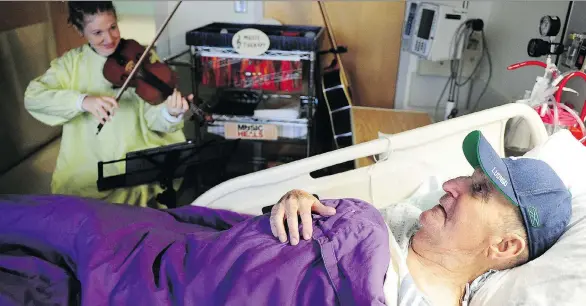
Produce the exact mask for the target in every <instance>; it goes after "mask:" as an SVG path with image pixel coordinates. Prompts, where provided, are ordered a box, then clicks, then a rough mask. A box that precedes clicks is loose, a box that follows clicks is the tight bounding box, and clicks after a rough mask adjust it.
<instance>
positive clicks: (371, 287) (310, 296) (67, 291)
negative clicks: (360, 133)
mask: <svg viewBox="0 0 586 306" xmlns="http://www.w3.org/2000/svg"><path fill="white" fill-rule="evenodd" d="M322 203H324V204H325V205H329V206H333V207H336V209H337V214H336V215H335V216H331V217H327V218H326V217H321V216H317V215H314V216H313V217H314V220H313V226H314V234H313V237H312V239H310V240H308V241H305V240H302V241H301V242H300V243H299V244H298V245H297V246H291V245H289V244H287V243H280V242H279V241H278V239H276V238H275V237H273V236H272V234H271V230H270V225H269V215H268V214H266V215H261V216H249V215H243V214H238V213H235V212H231V211H224V210H213V209H209V208H205V207H197V206H187V207H181V208H177V209H172V210H155V209H150V208H139V207H130V206H122V205H112V204H106V203H104V202H100V201H96V200H91V199H84V198H77V197H70V196H56V195H50V196H2V197H0V212H1V214H0V305H78V304H79V305H92V306H93V305H145V306H148V305H157V306H158V305H384V302H385V297H384V293H383V283H384V279H385V273H386V271H387V268H388V265H389V259H390V254H389V234H388V232H387V227H386V225H385V223H384V221H383V219H382V216H381V215H380V213H379V212H378V211H377V210H376V209H375V208H374V207H372V206H371V205H369V204H367V203H364V202H362V201H360V200H355V199H342V200H322ZM235 204H236V203H235Z"/></svg>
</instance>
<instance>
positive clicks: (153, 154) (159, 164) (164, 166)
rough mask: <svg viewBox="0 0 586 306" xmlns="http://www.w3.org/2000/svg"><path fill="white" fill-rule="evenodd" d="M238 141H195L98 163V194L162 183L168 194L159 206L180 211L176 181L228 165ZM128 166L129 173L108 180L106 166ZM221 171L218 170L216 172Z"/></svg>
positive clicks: (163, 195) (133, 153)
mask: <svg viewBox="0 0 586 306" xmlns="http://www.w3.org/2000/svg"><path fill="white" fill-rule="evenodd" d="M237 144H238V140H211V141H208V142H205V143H203V144H195V143H194V142H193V141H191V140H188V141H186V142H182V143H177V144H172V145H168V146H162V147H156V148H152V149H146V150H140V151H134V152H129V153H127V154H126V158H124V159H119V160H112V161H107V162H98V181H97V184H98V190H99V191H104V190H109V189H114V188H124V187H131V186H137V185H142V184H149V183H153V182H159V183H160V184H161V187H162V188H163V189H164V191H163V192H162V193H160V194H158V195H157V197H156V199H157V201H158V202H159V203H161V204H164V205H166V206H167V207H169V208H175V207H177V192H176V191H175V189H174V188H173V180H174V179H176V178H179V177H183V176H184V175H185V174H186V172H187V169H190V168H192V167H193V166H200V165H202V164H217V163H218V162H222V161H223V163H222V164H224V165H225V164H227V161H228V159H229V158H230V156H231V155H232V153H233V152H234V151H235V150H236V148H237ZM119 162H126V173H124V174H118V175H112V176H108V177H104V165H108V164H113V163H119ZM215 170H217V169H215Z"/></svg>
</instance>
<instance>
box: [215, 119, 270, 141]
mask: <svg viewBox="0 0 586 306" xmlns="http://www.w3.org/2000/svg"><path fill="white" fill-rule="evenodd" d="M278 136H279V131H278V129H277V127H276V126H275V125H272V124H257V123H235V122H226V123H225V124H224V137H226V139H237V138H240V139H262V140H277V138H278Z"/></svg>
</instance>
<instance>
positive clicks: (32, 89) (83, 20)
mask: <svg viewBox="0 0 586 306" xmlns="http://www.w3.org/2000/svg"><path fill="white" fill-rule="evenodd" d="M68 6H69V18H68V21H69V23H70V24H71V25H73V26H74V27H75V29H76V30H77V31H78V32H79V34H80V35H82V36H83V37H84V38H85V39H86V40H87V42H88V43H87V44H84V45H83V46H81V47H78V48H74V49H72V50H69V51H68V52H66V53H65V54H64V55H63V56H61V57H60V58H57V59H55V60H53V61H52V63H51V66H50V67H49V69H48V70H47V71H46V72H45V73H44V74H43V75H41V76H39V77H37V78H35V79H34V80H32V81H31V82H30V84H29V85H28V88H27V89H26V92H25V94H24V95H25V97H24V101H25V107H26V109H27V110H28V111H29V112H30V114H31V115H32V116H34V117H35V118H36V119H38V120H39V121H41V122H43V123H45V124H47V125H51V126H55V125H62V126H63V133H62V138H61V148H60V152H59V157H58V159H57V166H56V169H55V171H54V173H53V180H52V182H51V190H52V192H53V193H57V194H71V195H77V196H82V197H89V198H96V199H102V200H106V201H109V202H112V203H125V204H131V205H140V206H146V205H147V203H148V202H149V200H150V199H152V198H153V196H154V195H155V194H157V193H158V192H160V191H161V189H160V187H159V186H158V185H157V184H153V185H144V186H137V187H132V188H125V189H115V190H110V191H102V192H101V191H98V189H97V184H96V181H97V178H98V175H97V163H98V162H99V161H109V160H117V159H122V158H124V157H125V155H126V153H127V152H130V151H136V150H141V149H146V148H152V147H156V146H162V145H169V144H172V143H177V142H182V141H185V135H184V134H183V131H182V127H183V113H184V112H185V111H186V110H187V109H188V103H187V101H186V100H185V98H184V97H182V96H181V94H180V93H179V91H177V90H175V92H174V93H173V94H172V95H170V96H169V97H168V98H167V100H166V101H165V102H164V103H162V104H159V105H157V106H153V105H150V104H148V103H146V102H145V101H143V100H142V99H141V98H140V97H139V96H138V95H137V94H136V93H135V92H134V90H133V88H128V89H127V90H126V91H125V93H124V94H123V95H122V96H121V97H120V99H119V101H116V100H115V99H114V98H113V97H114V96H116V93H117V89H114V88H113V87H112V85H111V84H110V83H109V82H108V81H107V80H106V79H105V78H104V76H103V73H102V70H103V66H104V63H105V61H106V59H107V57H108V56H109V55H111V54H112V53H113V52H114V51H116V48H117V47H118V44H119V43H120V41H121V35H120V29H119V28H118V19H117V15H116V9H115V8H114V5H113V4H112V2H110V1H76V2H69V3H68ZM150 56H151V58H150V59H151V60H158V57H157V55H156V54H155V53H154V52H151V55H150ZM190 99H191V97H190ZM108 114H109V115H108ZM96 119H97V120H96ZM105 121H108V124H106V125H105V126H104V129H103V130H102V131H101V132H100V134H98V135H96V129H97V123H98V122H105ZM104 171H105V172H106V173H104V175H108V176H109V175H115V174H121V173H124V165H123V164H122V163H117V164H112V165H110V168H107V167H105V170H104Z"/></svg>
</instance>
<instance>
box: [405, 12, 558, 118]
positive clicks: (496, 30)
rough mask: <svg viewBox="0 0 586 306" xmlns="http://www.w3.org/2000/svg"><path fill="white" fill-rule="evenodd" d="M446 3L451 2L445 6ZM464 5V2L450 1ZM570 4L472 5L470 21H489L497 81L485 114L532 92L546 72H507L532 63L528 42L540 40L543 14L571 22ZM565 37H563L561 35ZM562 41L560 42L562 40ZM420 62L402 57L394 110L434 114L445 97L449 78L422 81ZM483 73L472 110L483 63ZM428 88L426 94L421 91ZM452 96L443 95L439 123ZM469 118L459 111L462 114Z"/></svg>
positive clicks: (483, 80)
mask: <svg viewBox="0 0 586 306" xmlns="http://www.w3.org/2000/svg"><path fill="white" fill-rule="evenodd" d="M441 2H442V3H446V2H448V1H441ZM450 2H453V3H454V4H455V5H461V3H462V2H461V1H450ZM568 5H569V1H531V2H530V3H529V2H527V1H503V2H500V1H469V7H468V9H469V18H481V19H483V20H484V28H485V33H486V39H487V45H488V49H489V52H490V55H491V59H492V66H493V68H492V78H491V80H490V83H489V87H488V90H487V92H486V93H485V94H484V96H483V98H482V99H481V100H480V101H479V104H478V109H477V110H482V109H486V108H490V107H494V106H498V105H502V104H505V103H508V102H511V101H514V100H516V99H518V98H520V97H522V96H523V94H524V92H525V90H531V88H532V87H533V84H534V82H535V77H536V76H537V75H541V74H542V71H543V70H542V68H524V69H519V70H516V71H508V70H507V69H506V67H507V66H508V65H510V64H513V63H516V62H521V61H524V60H528V59H530V57H529V56H528V55H527V43H528V42H529V40H530V39H531V38H538V37H540V35H539V20H540V18H541V17H542V16H544V15H556V16H559V17H560V18H561V19H562V23H563V22H564V19H565V17H566V12H567V10H568ZM560 35H561V33H560ZM558 40H559V37H558ZM417 65H418V59H417V57H416V56H414V55H411V54H409V53H407V52H405V51H402V52H401V58H400V65H399V78H398V81H397V82H398V84H397V94H396V97H395V106H396V108H398V109H416V110H422V111H427V112H428V113H429V114H430V115H432V116H433V115H434V111H435V107H436V102H437V100H438V98H439V96H440V94H441V91H442V89H443V86H444V85H445V83H446V81H447V77H441V76H427V75H426V76H423V75H418V73H417ZM482 67H484V68H485V69H484V71H485V72H484V73H482V76H481V78H480V79H479V80H477V81H476V82H475V83H474V87H473V91H472V94H471V99H470V105H474V103H475V102H476V100H477V98H478V96H479V95H480V92H481V91H482V88H483V87H484V86H485V84H486V80H487V77H488V69H487V68H488V65H487V62H486V60H485V61H484V63H483V66H482ZM422 88H424V89H425V90H422ZM467 95H468V91H467V88H465V87H463V88H462V89H461V90H460V97H461V98H460V101H465V100H466V97H467ZM447 97H448V95H447V91H446V94H445V95H444V97H443V99H442V101H441V103H440V107H439V111H438V115H439V116H438V117H436V118H435V119H436V120H439V119H441V117H442V115H443V112H444V108H445V103H446V101H447ZM463 113H466V111H465V110H463V109H461V108H460V113H459V114H463Z"/></svg>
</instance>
